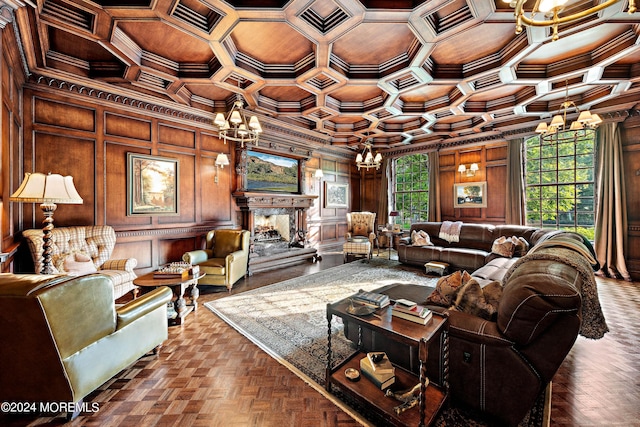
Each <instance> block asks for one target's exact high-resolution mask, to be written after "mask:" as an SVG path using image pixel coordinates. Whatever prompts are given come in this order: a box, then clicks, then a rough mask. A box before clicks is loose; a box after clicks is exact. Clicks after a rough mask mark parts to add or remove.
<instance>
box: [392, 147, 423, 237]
mask: <svg viewBox="0 0 640 427" xmlns="http://www.w3.org/2000/svg"><path fill="white" fill-rule="evenodd" d="M394 163H395V164H394V171H395V174H394V178H395V179H394V180H395V185H394V189H393V197H394V210H396V211H398V212H399V213H400V216H399V217H396V218H395V221H396V222H395V223H396V224H400V226H401V228H403V229H408V228H409V227H410V226H411V224H412V223H414V222H420V221H427V220H428V217H429V157H428V155H427V154H411V155H408V156H404V157H399V158H397V159H395V160H394Z"/></svg>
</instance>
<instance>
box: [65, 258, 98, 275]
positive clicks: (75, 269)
mask: <svg viewBox="0 0 640 427" xmlns="http://www.w3.org/2000/svg"><path fill="white" fill-rule="evenodd" d="M56 268H57V269H58V271H59V272H60V273H66V274H69V275H71V276H80V275H83V274H89V273H95V272H96V271H97V269H96V266H95V265H94V264H93V261H92V260H91V257H90V256H89V255H87V254H85V253H84V252H73V253H70V254H67V255H65V256H60V257H58V259H57V262H56Z"/></svg>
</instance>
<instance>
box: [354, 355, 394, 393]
mask: <svg viewBox="0 0 640 427" xmlns="http://www.w3.org/2000/svg"><path fill="white" fill-rule="evenodd" d="M360 371H361V372H362V376H364V377H365V378H366V379H368V380H369V381H371V382H372V383H373V384H375V385H376V387H378V388H379V389H380V390H384V389H386V388H389V387H390V386H391V385H393V384H394V383H395V382H396V376H395V370H394V371H393V373H390V374H389V373H387V374H381V373H378V372H375V371H374V370H373V366H372V365H371V361H370V360H369V358H368V357H366V356H365V357H363V358H362V359H360Z"/></svg>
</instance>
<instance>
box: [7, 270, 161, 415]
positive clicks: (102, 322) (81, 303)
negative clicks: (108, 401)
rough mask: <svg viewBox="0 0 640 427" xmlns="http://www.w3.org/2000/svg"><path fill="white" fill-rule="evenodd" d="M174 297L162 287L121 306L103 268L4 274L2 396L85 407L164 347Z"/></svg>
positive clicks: (9, 400) (12, 400) (9, 398)
mask: <svg viewBox="0 0 640 427" xmlns="http://www.w3.org/2000/svg"><path fill="white" fill-rule="evenodd" d="M171 297H172V292H171V290H170V289H169V288H167V287H161V288H157V289H154V290H153V291H151V292H149V293H146V294H144V295H142V296H141V297H139V298H137V299H135V300H132V301H130V302H128V303H126V304H124V305H122V306H116V304H115V301H114V295H113V285H112V283H111V280H110V279H109V277H108V276H105V275H103V274H89V275H83V276H65V275H55V276H53V275H41V274H10V273H3V274H0V324H2V328H0V342H1V343H2V345H0V360H2V375H0V402H32V403H34V404H36V403H37V402H54V403H55V402H66V403H73V405H69V406H71V407H72V408H79V407H81V406H82V405H81V402H82V399H84V398H85V397H86V396H87V395H88V394H89V393H91V392H93V391H94V390H96V389H97V388H98V387H100V385H102V384H103V383H105V382H106V381H108V380H109V379H111V378H112V377H113V376H114V375H116V374H117V373H118V372H120V371H121V370H123V369H125V368H126V367H128V366H130V365H131V364H132V363H134V362H135V361H136V360H138V359H139V358H140V357H142V356H145V355H147V354H151V353H152V352H153V353H157V350H158V348H159V347H160V346H161V344H162V343H163V342H164V341H165V340H166V339H167V336H168V330H167V327H168V323H167V303H168V302H169V301H171ZM61 411H64V410H63V409H61ZM65 412H67V411H65ZM74 412H76V411H73V410H72V411H68V412H67V416H68V418H73V416H74V415H77V414H74Z"/></svg>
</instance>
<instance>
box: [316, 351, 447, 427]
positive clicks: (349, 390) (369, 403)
mask: <svg viewBox="0 0 640 427" xmlns="http://www.w3.org/2000/svg"><path fill="white" fill-rule="evenodd" d="M363 357H366V353H361V352H358V353H356V354H355V355H354V356H353V357H351V358H349V359H347V360H346V361H345V362H343V363H341V364H340V365H339V366H338V367H336V368H334V369H333V371H332V372H331V374H330V375H329V378H328V380H329V384H330V386H329V387H333V388H335V389H337V390H333V389H332V388H330V390H331V392H332V393H334V394H339V393H342V394H344V397H345V398H346V399H345V400H350V399H352V400H353V401H354V403H355V404H356V405H357V406H360V408H354V409H360V411H361V412H362V411H364V412H366V413H363V415H365V416H366V417H367V418H373V419H374V420H375V421H376V424H386V425H392V426H419V425H420V409H419V405H415V406H414V407H413V408H411V409H408V410H406V411H405V412H403V413H401V414H396V413H395V411H394V408H395V407H396V406H399V405H401V402H399V401H397V400H396V399H394V398H392V397H387V396H385V394H384V391H382V390H380V389H379V388H378V387H377V386H376V385H375V384H373V383H372V382H371V381H369V380H368V379H367V378H366V377H364V376H363V375H361V376H360V380H359V381H356V382H353V381H350V380H349V379H347V377H346V376H345V374H344V371H345V369H347V368H354V369H357V370H360V359H361V358H363ZM419 381H420V380H419V378H418V377H417V376H416V375H414V374H412V373H410V372H407V371H405V370H404V369H402V368H398V367H396V381H395V384H393V385H392V386H391V387H390V388H391V389H392V390H394V391H399V390H406V389H409V388H411V387H413V386H415V385H416V384H418V383H419ZM446 400H447V394H446V393H445V392H444V391H443V390H442V389H441V388H440V387H438V386H435V385H433V384H431V383H430V384H429V385H427V389H426V392H425V416H424V425H425V426H428V425H431V423H433V421H435V419H436V417H437V416H438V413H439V412H440V410H441V409H442V408H443V406H444V404H445V403H446Z"/></svg>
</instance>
